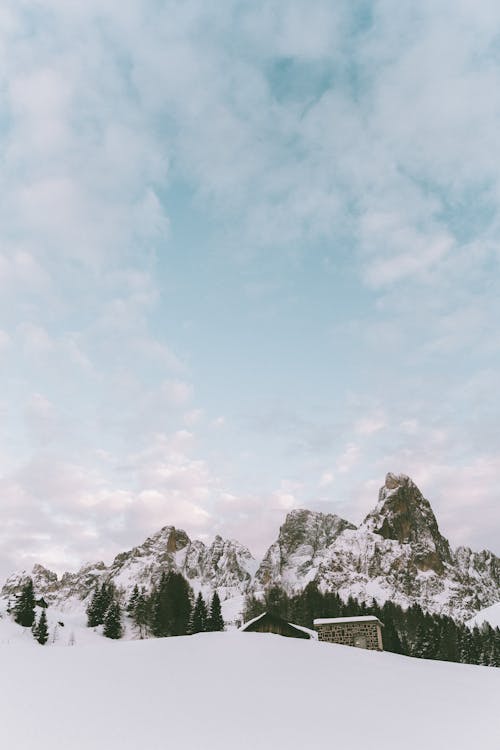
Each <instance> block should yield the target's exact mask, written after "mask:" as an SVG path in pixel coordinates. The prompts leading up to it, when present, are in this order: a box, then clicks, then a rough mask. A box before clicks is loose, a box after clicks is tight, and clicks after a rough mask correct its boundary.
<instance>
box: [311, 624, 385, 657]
mask: <svg viewBox="0 0 500 750" xmlns="http://www.w3.org/2000/svg"><path fill="white" fill-rule="evenodd" d="M383 626H384V624H383V623H382V622H380V620H379V619H378V617H375V616H374V615H364V616H362V617H323V618H319V619H317V620H314V629H315V630H316V631H317V632H318V640H319V641H325V642H326V643H340V644H342V645H344V646H356V647H357V648H368V649H373V650H375V651H383V650H384V646H383V643H382V628H383Z"/></svg>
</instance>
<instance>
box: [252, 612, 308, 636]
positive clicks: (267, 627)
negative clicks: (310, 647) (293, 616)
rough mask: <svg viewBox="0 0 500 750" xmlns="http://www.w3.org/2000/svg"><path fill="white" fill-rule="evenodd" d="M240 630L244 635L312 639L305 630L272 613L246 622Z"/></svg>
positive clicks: (266, 613) (264, 613)
mask: <svg viewBox="0 0 500 750" xmlns="http://www.w3.org/2000/svg"><path fill="white" fill-rule="evenodd" d="M240 630H241V631H242V632H244V633H277V634H278V635H284V636H288V637H290V638H310V637H311V636H310V634H309V633H308V632H307V631H306V630H305V629H303V628H300V627H298V626H297V625H293V623H291V622H287V621H286V620H283V618H282V617H279V616H278V615H275V614H273V613H272V612H263V614H261V615H259V616H258V617H254V618H253V620H249V621H248V622H245V623H244V624H243V625H242V626H241V628H240Z"/></svg>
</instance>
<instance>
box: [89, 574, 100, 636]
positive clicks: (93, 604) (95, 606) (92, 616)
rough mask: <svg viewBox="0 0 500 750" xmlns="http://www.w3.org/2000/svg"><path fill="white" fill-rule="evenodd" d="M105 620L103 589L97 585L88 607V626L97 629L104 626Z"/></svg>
mask: <svg viewBox="0 0 500 750" xmlns="http://www.w3.org/2000/svg"><path fill="white" fill-rule="evenodd" d="M103 619H104V612H103V611H102V597H101V589H100V587H99V584H97V586H96V587H95V590H94V593H93V595H92V599H91V600H90V603H89V605H88V607H87V626H88V627H89V628H95V627H96V626H97V625H102V622H103Z"/></svg>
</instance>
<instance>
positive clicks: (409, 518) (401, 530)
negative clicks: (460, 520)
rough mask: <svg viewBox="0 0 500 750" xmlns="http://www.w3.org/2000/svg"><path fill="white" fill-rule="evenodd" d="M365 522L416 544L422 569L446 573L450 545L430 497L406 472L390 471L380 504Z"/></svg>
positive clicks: (374, 529)
mask: <svg viewBox="0 0 500 750" xmlns="http://www.w3.org/2000/svg"><path fill="white" fill-rule="evenodd" d="M362 525H363V527H365V528H367V529H368V530H370V531H372V532H373V533H375V534H380V536H382V537H383V538H384V539H393V540H395V541H397V542H399V543H400V544H412V545H413V546H414V548H415V562H416V565H417V567H418V569H419V570H422V571H425V570H433V571H434V572H436V573H442V572H443V570H444V563H445V562H450V561H451V552H450V545H449V543H448V541H447V540H446V539H445V538H444V537H443V536H442V535H441V533H440V531H439V527H438V523H437V521H436V516H435V515H434V512H433V510H432V508H431V505H430V503H429V501H428V500H426V499H425V497H424V496H423V495H422V493H421V492H420V490H419V488H418V487H417V485H416V484H415V483H414V482H413V480H412V479H411V478H410V477H408V476H406V474H392V473H389V474H387V476H386V478H385V483H384V485H383V487H382V488H381V489H380V492H379V498H378V503H377V506H376V507H375V509H374V510H373V511H371V513H369V514H368V515H367V516H366V518H365V520H364V521H363V524H362Z"/></svg>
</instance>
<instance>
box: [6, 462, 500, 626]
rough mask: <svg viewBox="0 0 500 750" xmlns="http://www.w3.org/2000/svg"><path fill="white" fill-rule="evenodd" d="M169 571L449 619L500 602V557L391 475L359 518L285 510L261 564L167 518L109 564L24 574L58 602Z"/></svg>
mask: <svg viewBox="0 0 500 750" xmlns="http://www.w3.org/2000/svg"><path fill="white" fill-rule="evenodd" d="M167 569H173V570H176V571H178V572H180V573H182V574H183V575H184V576H185V577H186V578H187V579H188V581H189V582H190V583H191V585H192V586H193V588H194V589H195V591H202V592H204V593H206V594H208V593H209V591H211V590H214V589H217V591H218V592H219V595H220V596H221V598H222V599H223V600H227V599H230V598H234V597H241V596H242V595H243V594H246V593H249V592H252V593H256V594H259V592H261V591H263V590H265V589H266V588H268V587H270V586H273V585H279V586H282V587H283V588H284V589H285V590H287V591H288V592H289V593H294V592H297V591H299V590H301V589H303V588H304V587H305V586H306V585H307V583H309V582H311V581H315V582H316V583H317V585H318V586H319V588H320V589H322V590H324V591H328V590H332V591H337V592H338V593H339V594H340V595H341V596H343V597H344V598H347V597H348V596H355V597H356V598H358V599H360V600H362V601H369V600H371V599H372V598H376V599H377V600H378V601H380V602H383V601H385V600H392V601H394V602H396V603H398V604H400V605H401V606H410V605H411V604H414V603H418V604H420V606H422V607H423V608H424V609H425V610H427V611H429V612H436V613H440V614H449V615H450V616H452V617H455V618H456V619H467V618H469V617H471V616H472V615H473V614H474V612H476V611H478V610H480V609H483V608H485V607H487V606H490V605H492V604H495V603H496V602H498V601H500V558H499V557H497V556H496V555H495V554H494V553H493V552H491V551H489V550H482V551H481V552H474V551H472V550H471V549H470V548H469V547H458V548H457V549H456V550H452V549H451V547H450V544H449V542H448V540H447V539H446V538H445V537H444V536H443V535H442V534H441V532H440V531H439V526H438V523H437V520H436V517H435V515H434V512H433V510H432V507H431V504H430V503H429V501H428V500H427V499H426V498H424V496H423V495H422V493H421V492H420V490H419V489H418V487H417V486H416V484H415V483H414V482H413V480H412V479H411V478H410V477H408V476H406V475H405V474H392V473H389V474H387V476H386V478H385V482H384V485H383V486H382V487H381V489H380V491H379V496H378V502H377V505H376V506H375V508H374V509H373V510H372V511H370V512H369V513H368V514H367V516H366V517H365V519H364V520H363V521H362V523H361V524H360V525H359V526H355V525H354V524H352V523H351V522H349V521H347V520H346V519H343V518H340V517H339V516H338V515H336V514H334V513H321V512H316V511H311V510H307V509H294V510H292V511H290V512H289V513H288V514H287V516H286V518H285V521H284V523H283V524H282V525H281V527H280V529H279V532H278V537H277V539H276V541H275V542H273V543H272V544H271V545H270V547H269V548H268V550H267V552H266V553H265V555H264V556H263V558H262V560H261V561H260V562H258V561H257V560H256V559H255V558H254V557H253V556H252V554H251V552H250V550H249V549H248V548H247V547H245V546H244V545H242V544H240V542H238V541H236V540H228V539H223V538H222V537H221V536H220V535H216V537H215V538H214V540H213V541H212V542H211V543H210V544H209V545H207V544H205V543H204V542H202V541H200V540H191V539H190V538H189V536H188V534H187V533H186V532H185V531H183V530H182V529H177V528H176V527H174V526H168V525H167V526H164V527H162V528H161V529H160V530H159V531H158V532H156V533H155V534H152V535H151V536H149V537H147V539H146V540H145V541H144V542H143V543H142V544H140V545H137V546H135V547H133V548H131V549H130V550H128V551H126V552H121V553H119V554H118V555H116V557H115V558H114V560H113V561H112V563H111V564H110V565H109V566H107V565H105V564H104V563H103V562H102V561H100V562H97V563H86V564H85V565H83V566H82V567H81V568H80V569H79V570H78V571H76V572H75V573H64V574H63V575H62V576H61V577H60V578H59V577H58V576H57V574H56V573H54V572H52V571H50V570H47V569H46V568H44V567H43V566H42V565H35V566H34V568H33V571H32V573H31V576H32V578H33V581H34V586H35V591H36V592H37V595H38V596H43V597H44V598H45V599H46V600H47V601H48V602H49V603H54V604H57V605H58V606H64V605H65V604H67V603H68V602H71V601H74V600H75V599H76V600H78V601H84V600H85V599H86V598H87V597H88V596H89V594H90V592H91V591H92V590H93V589H94V588H95V586H96V584H97V583H98V582H101V581H104V580H106V581H113V582H114V583H115V585H116V587H117V588H118V590H119V591H121V592H122V594H123V597H124V598H126V597H127V596H128V595H129V594H130V592H131V590H132V588H133V586H134V585H135V584H137V585H139V586H144V587H145V588H146V589H149V588H150V587H151V586H152V585H154V584H155V583H156V582H157V581H158V580H159V577H160V576H161V573H162V572H163V571H164V570H167ZM27 575H28V574H27V573H26V572H25V571H23V572H22V573H17V574H14V575H12V576H10V577H9V578H8V579H7V581H6V582H5V584H4V586H3V588H2V592H1V593H2V596H3V597H4V598H7V599H8V598H11V597H12V596H14V595H15V594H16V592H17V591H18V590H19V588H20V586H21V585H22V582H23V580H24V579H25V578H26V576H27Z"/></svg>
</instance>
